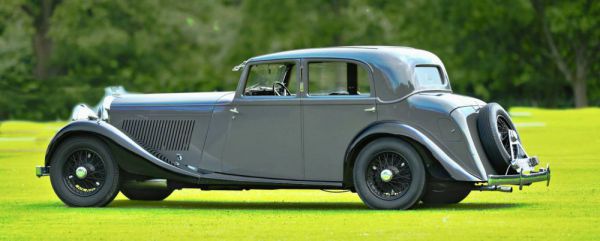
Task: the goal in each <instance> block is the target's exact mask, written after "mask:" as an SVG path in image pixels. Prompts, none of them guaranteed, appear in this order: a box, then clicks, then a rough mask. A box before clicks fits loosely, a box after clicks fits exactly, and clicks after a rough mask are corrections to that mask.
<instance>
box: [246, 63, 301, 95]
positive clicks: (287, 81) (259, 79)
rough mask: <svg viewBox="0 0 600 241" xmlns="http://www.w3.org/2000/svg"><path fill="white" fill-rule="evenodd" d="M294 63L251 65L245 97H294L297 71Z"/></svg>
mask: <svg viewBox="0 0 600 241" xmlns="http://www.w3.org/2000/svg"><path fill="white" fill-rule="evenodd" d="M296 68H297V67H296V64H295V63H268V64H256V65H251V66H250V70H249V71H248V77H247V79H246V86H245V87H244V95H245V96H294V95H296V83H297V81H298V80H297V75H296V73H297V70H296Z"/></svg>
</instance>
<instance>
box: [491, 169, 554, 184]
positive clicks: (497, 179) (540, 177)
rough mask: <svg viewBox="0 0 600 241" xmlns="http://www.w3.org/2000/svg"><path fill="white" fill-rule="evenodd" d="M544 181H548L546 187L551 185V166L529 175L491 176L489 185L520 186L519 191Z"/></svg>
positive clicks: (521, 173)
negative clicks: (526, 186)
mask: <svg viewBox="0 0 600 241" xmlns="http://www.w3.org/2000/svg"><path fill="white" fill-rule="evenodd" d="M543 181H546V186H548V185H550V165H548V166H546V168H540V169H539V170H538V171H531V172H530V173H529V174H524V173H523V172H520V173H519V174H515V175H489V176H488V181H487V184H488V185H489V186H498V185H519V189H522V188H523V186H525V185H530V184H532V183H534V182H543Z"/></svg>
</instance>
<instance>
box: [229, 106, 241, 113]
mask: <svg viewBox="0 0 600 241" xmlns="http://www.w3.org/2000/svg"><path fill="white" fill-rule="evenodd" d="M229 112H231V113H234V114H239V113H240V112H239V111H238V110H237V107H234V108H233V109H229Z"/></svg>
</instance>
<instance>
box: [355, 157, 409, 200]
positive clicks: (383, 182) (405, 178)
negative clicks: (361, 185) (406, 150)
mask: <svg viewBox="0 0 600 241" xmlns="http://www.w3.org/2000/svg"><path fill="white" fill-rule="evenodd" d="M365 175H366V181H367V186H368V188H369V190H370V191H371V192H372V193H373V194H374V195H375V196H377V197H378V198H380V199H383V200H395V199H398V198H400V197H402V196H403V195H404V194H405V193H406V192H407V191H408V189H409V188H410V184H411V182H412V173H411V170H410V166H409V164H408V162H407V161H406V159H405V158H404V157H403V156H402V155H400V154H398V153H396V152H391V151H385V152H381V153H379V154H377V155H375V156H374V158H373V159H371V161H370V162H369V165H368V166H367V171H366V173H365Z"/></svg>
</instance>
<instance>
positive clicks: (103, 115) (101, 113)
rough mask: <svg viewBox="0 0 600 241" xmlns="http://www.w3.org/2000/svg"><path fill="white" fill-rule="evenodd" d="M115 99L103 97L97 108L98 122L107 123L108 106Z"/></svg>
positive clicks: (110, 96)
mask: <svg viewBox="0 0 600 241" xmlns="http://www.w3.org/2000/svg"><path fill="white" fill-rule="evenodd" d="M114 99H115V97H113V96H112V95H109V96H106V97H104V99H102V102H101V103H100V106H98V117H99V118H100V120H103V121H108V112H109V111H110V105H111V104H112V102H113V100H114Z"/></svg>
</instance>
